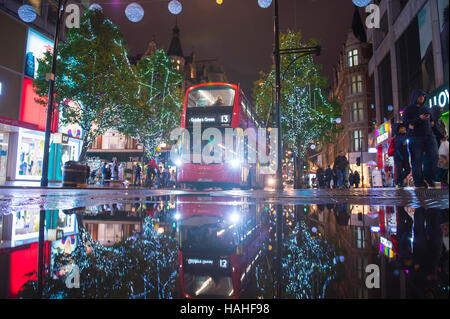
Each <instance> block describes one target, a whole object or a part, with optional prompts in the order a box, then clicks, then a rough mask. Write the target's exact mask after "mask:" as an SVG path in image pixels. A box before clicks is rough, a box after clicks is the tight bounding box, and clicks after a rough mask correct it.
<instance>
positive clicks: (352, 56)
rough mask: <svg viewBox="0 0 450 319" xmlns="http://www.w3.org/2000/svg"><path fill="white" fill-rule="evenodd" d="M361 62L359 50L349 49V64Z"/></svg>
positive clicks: (355, 64)
mask: <svg viewBox="0 0 450 319" xmlns="http://www.w3.org/2000/svg"><path fill="white" fill-rule="evenodd" d="M358 64H359V61H358V50H357V49H355V50H350V51H348V66H349V67H353V66H357V65H358Z"/></svg>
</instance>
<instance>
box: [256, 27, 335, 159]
mask: <svg viewBox="0 0 450 319" xmlns="http://www.w3.org/2000/svg"><path fill="white" fill-rule="evenodd" d="M316 45H317V41H314V40H311V41H310V42H309V43H308V44H306V45H305V44H303V43H302V42H301V35H300V33H299V32H293V31H290V30H288V31H287V33H286V34H282V35H281V36H280V48H281V49H289V48H299V47H312V46H316ZM297 58H298V59H297ZM295 59H297V60H295ZM293 60H295V62H293V63H292V64H291V62H292V61H293ZM280 70H281V84H282V85H281V111H282V118H281V125H282V133H283V144H284V145H285V146H286V147H291V148H293V149H294V150H295V151H296V152H297V154H298V155H299V156H300V157H303V156H304V155H305V154H306V151H307V150H308V145H310V143H318V142H324V141H328V140H330V139H331V138H332V136H333V135H334V134H336V133H337V132H338V128H337V125H336V123H335V122H334V119H335V118H337V117H340V116H341V114H340V113H341V109H340V106H339V105H338V104H337V103H335V102H329V101H327V99H326V98H324V97H323V95H322V91H323V90H324V89H325V88H326V86H327V84H326V80H325V78H324V77H322V76H321V75H320V72H321V67H320V65H318V64H315V63H314V62H313V59H312V57H311V56H304V57H299V56H298V54H292V55H283V56H282V59H281V65H280ZM274 83H275V67H274V66H272V70H271V71H270V72H269V73H265V72H261V73H260V79H259V80H257V81H256V82H255V84H254V99H255V101H256V105H257V109H258V113H259V114H258V115H259V116H260V118H262V119H267V122H268V125H269V126H270V123H271V122H272V121H271V117H272V118H273V117H274V114H273V112H271V109H272V105H273V101H274V95H275V90H274V87H275V84H274ZM269 113H270V115H271V116H269Z"/></svg>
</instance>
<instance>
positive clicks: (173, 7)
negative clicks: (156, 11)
mask: <svg viewBox="0 0 450 319" xmlns="http://www.w3.org/2000/svg"><path fill="white" fill-rule="evenodd" d="M181 10H183V6H182V5H181V2H180V1H178V0H171V1H170V2H169V11H170V13H172V14H175V15H177V14H180V13H181Z"/></svg>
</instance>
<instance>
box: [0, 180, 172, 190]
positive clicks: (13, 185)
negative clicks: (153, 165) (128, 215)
mask: <svg viewBox="0 0 450 319" xmlns="http://www.w3.org/2000/svg"><path fill="white" fill-rule="evenodd" d="M2 188H3V189H4V188H10V189H24V188H33V189H34V188H36V189H39V188H41V189H96V190H97V189H98V190H101V189H103V190H119V189H128V190H129V189H136V190H175V188H155V189H154V188H146V187H143V186H133V185H128V186H123V185H122V186H119V187H113V186H109V185H100V184H96V185H87V186H86V187H63V186H62V183H48V186H47V187H42V186H41V182H40V181H8V182H6V183H3V184H0V189H2Z"/></svg>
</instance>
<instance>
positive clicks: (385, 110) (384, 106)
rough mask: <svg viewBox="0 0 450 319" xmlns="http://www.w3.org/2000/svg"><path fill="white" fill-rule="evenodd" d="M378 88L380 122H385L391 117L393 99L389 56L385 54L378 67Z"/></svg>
mask: <svg viewBox="0 0 450 319" xmlns="http://www.w3.org/2000/svg"><path fill="white" fill-rule="evenodd" d="M378 78H379V86H380V113H381V122H386V121H387V120H389V119H391V118H392V116H393V107H392V105H394V102H393V101H394V97H393V93H392V72H391V55H390V54H387V55H386V57H385V58H384V59H383V60H382V61H381V63H380V65H379V66H378Z"/></svg>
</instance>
